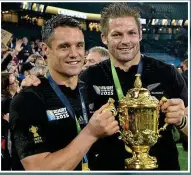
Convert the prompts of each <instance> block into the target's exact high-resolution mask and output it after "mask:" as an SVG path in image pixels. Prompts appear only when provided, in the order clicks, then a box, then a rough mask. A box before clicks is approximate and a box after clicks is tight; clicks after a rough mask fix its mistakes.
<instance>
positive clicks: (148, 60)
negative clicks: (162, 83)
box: [143, 55, 176, 76]
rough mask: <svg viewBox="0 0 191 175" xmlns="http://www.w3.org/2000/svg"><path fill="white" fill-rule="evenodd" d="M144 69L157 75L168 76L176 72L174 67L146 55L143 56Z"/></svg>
mask: <svg viewBox="0 0 191 175" xmlns="http://www.w3.org/2000/svg"><path fill="white" fill-rule="evenodd" d="M143 67H144V68H145V69H146V70H153V71H154V72H155V73H161V75H163V74H166V75H167V76H168V75H170V74H172V72H176V69H175V67H174V66H173V65H170V64H167V63H165V62H163V61H160V60H158V59H155V58H153V57H149V56H146V55H144V56H143Z"/></svg>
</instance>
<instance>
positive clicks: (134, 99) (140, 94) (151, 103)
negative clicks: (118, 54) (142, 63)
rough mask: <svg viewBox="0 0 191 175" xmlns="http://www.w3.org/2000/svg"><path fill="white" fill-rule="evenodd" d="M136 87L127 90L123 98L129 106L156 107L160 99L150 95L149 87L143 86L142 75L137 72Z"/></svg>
mask: <svg viewBox="0 0 191 175" xmlns="http://www.w3.org/2000/svg"><path fill="white" fill-rule="evenodd" d="M135 76H136V79H135V82H134V88H132V89H130V90H129V91H128V92H127V95H126V96H125V97H124V98H123V99H122V100H121V102H122V103H124V101H125V104H126V105H127V107H134V108H156V107H157V106H158V104H159V100H158V99H157V98H156V97H154V96H151V95H150V92H149V90H148V89H146V88H143V87H142V81H141V75H140V74H136V75H135Z"/></svg>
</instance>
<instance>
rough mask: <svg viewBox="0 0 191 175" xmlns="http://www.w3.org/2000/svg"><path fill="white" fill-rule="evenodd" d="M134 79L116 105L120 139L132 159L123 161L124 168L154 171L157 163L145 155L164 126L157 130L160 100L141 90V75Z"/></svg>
mask: <svg viewBox="0 0 191 175" xmlns="http://www.w3.org/2000/svg"><path fill="white" fill-rule="evenodd" d="M135 76H136V79H135V83H134V88H133V89H130V90H129V91H128V92H127V95H126V96H125V97H124V98H123V99H122V100H120V101H119V121H120V126H121V131H120V135H121V136H120V137H121V139H122V140H123V141H124V142H125V144H126V148H129V149H130V150H131V151H132V155H133V157H132V158H129V159H126V160H125V166H126V168H128V169H155V168H157V167H158V165H157V160H156V158H155V157H151V156H150V155H149V153H148V152H149V149H150V147H151V146H153V145H154V144H155V143H156V142H157V140H158V138H159V137H160V134H159V132H160V131H161V130H164V129H165V128H166V126H167V124H165V125H164V126H163V127H162V128H160V129H158V125H159V122H158V118H159V100H158V99H156V98H155V97H154V96H151V95H150V92H149V91H148V89H145V88H142V82H141V79H140V74H136V75H135ZM162 100H163V101H164V102H166V100H167V99H166V98H165V97H163V98H162ZM127 150H128V149H127Z"/></svg>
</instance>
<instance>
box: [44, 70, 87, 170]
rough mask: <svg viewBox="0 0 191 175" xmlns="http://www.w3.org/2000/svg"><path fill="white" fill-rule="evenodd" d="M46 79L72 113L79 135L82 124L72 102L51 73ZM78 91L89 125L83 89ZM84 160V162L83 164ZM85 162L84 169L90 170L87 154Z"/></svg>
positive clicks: (83, 112)
mask: <svg viewBox="0 0 191 175" xmlns="http://www.w3.org/2000/svg"><path fill="white" fill-rule="evenodd" d="M46 78H47V79H48V81H49V83H50V85H51V87H52V89H53V90H54V92H55V93H56V94H57V96H58V97H59V99H60V100H61V102H62V103H63V105H64V106H65V107H66V109H67V111H68V112H69V113H70V116H72V118H73V119H74V120H75V122H76V129H77V133H78V134H79V133H80V132H81V127H80V124H79V122H78V120H77V118H76V115H75V112H74V110H73V108H72V106H71V104H70V102H69V101H68V99H67V98H66V96H65V95H64V93H63V92H62V91H61V89H60V87H59V86H58V85H57V84H56V83H55V81H54V80H53V79H52V77H51V75H50V73H49V71H48V72H47V73H46ZM78 90H79V94H80V101H81V105H82V114H83V117H84V121H85V123H86V124H87V123H88V115H87V110H86V106H85V101H84V98H83V96H82V93H81V88H79V87H78ZM83 160H84V162H83ZM83 160H82V162H83V163H82V167H83V164H85V165H86V167H87V168H88V158H87V155H86V154H85V156H84V157H83ZM87 168H86V170H88V169H87Z"/></svg>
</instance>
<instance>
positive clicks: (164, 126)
mask: <svg viewBox="0 0 191 175" xmlns="http://www.w3.org/2000/svg"><path fill="white" fill-rule="evenodd" d="M167 126H168V123H165V124H164V125H163V127H161V128H160V129H159V130H158V133H159V132H161V131H164V130H166V127H167Z"/></svg>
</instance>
